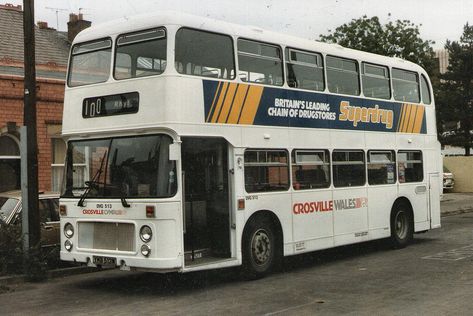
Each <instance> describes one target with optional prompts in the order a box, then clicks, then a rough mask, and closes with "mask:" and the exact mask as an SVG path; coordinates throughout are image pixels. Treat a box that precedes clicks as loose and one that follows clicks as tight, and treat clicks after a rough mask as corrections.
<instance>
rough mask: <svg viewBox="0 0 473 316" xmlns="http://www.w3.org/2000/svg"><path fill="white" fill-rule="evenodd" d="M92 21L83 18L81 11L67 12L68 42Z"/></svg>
mask: <svg viewBox="0 0 473 316" xmlns="http://www.w3.org/2000/svg"><path fill="white" fill-rule="evenodd" d="M91 25H92V22H90V21H87V20H84V16H83V14H82V13H79V14H74V13H71V14H69V22H67V39H68V40H69V42H70V43H72V41H73V40H74V38H75V37H76V36H77V34H79V33H80V32H81V31H82V30H85V29H86V28H88V27H90V26H91Z"/></svg>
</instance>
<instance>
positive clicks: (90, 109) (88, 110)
mask: <svg viewBox="0 0 473 316" xmlns="http://www.w3.org/2000/svg"><path fill="white" fill-rule="evenodd" d="M101 112H102V99H101V98H98V99H96V100H95V102H90V103H89V100H85V104H84V116H85V117H94V116H96V115H100V114H101Z"/></svg>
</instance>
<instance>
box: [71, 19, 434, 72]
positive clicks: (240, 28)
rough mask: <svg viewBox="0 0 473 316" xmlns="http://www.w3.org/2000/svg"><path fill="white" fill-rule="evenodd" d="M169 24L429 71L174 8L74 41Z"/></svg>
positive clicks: (102, 28) (85, 33) (92, 31)
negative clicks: (178, 10) (177, 10)
mask: <svg viewBox="0 0 473 316" xmlns="http://www.w3.org/2000/svg"><path fill="white" fill-rule="evenodd" d="M166 25H179V26H186V27H190V28H196V29H202V30H207V31H212V32H218V33H223V34H228V35H232V36H237V37H242V38H248V39H254V40H259V41H264V42H268V43H273V44H282V43H284V45H285V46H288V47H294V48H298V49H304V50H309V51H315V52H320V53H323V54H327V55H335V56H339V57H346V58H353V59H358V60H363V61H367V62H372V63H378V64H382V65H386V66H391V67H400V68H403V69H406V70H413V71H420V72H422V73H425V71H424V70H423V69H422V68H421V67H420V66H419V65H416V64H415V63H412V62H410V61H407V60H404V59H401V58H397V57H386V56H382V55H377V54H373V53H368V52H363V51H359V50H354V49H350V48H345V47H342V46H340V45H338V44H328V43H322V42H318V41H315V40H309V39H305V38H301V37H296V36H293V35H288V34H284V33H277V32H272V31H267V30H263V29H261V28H258V27H254V26H244V25H239V24H234V23H229V22H225V21H221V20H217V19H211V18H208V17H202V16H196V15H190V14H186V13H182V12H174V11H161V12H159V13H149V14H142V15H135V16H130V17H123V18H120V19H117V20H113V21H110V22H106V23H102V24H99V25H95V26H92V27H90V28H88V29H85V30H84V31H82V32H80V33H79V34H78V35H77V37H76V38H75V40H74V44H75V43H79V42H87V41H91V40H94V39H98V38H104V37H112V38H114V37H115V36H117V35H119V34H123V33H128V32H133V31H138V30H144V29H148V28H153V27H156V26H166ZM282 38H283V39H284V40H283V41H282V40H281V39H282Z"/></svg>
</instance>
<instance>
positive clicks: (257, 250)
mask: <svg viewBox="0 0 473 316" xmlns="http://www.w3.org/2000/svg"><path fill="white" fill-rule="evenodd" d="M251 252H252V256H253V259H254V261H255V263H256V264H258V265H263V264H265V263H266V262H267V261H268V260H269V258H270V256H271V242H270V240H269V237H268V233H267V232H266V231H265V230H264V229H259V230H257V231H256V232H255V234H254V235H253V238H252V240H251Z"/></svg>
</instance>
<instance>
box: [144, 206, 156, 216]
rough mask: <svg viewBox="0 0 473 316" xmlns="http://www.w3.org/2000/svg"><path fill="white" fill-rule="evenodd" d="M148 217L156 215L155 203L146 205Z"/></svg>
mask: <svg viewBox="0 0 473 316" xmlns="http://www.w3.org/2000/svg"><path fill="white" fill-rule="evenodd" d="M146 217H147V218H154V217H155V208H154V206H153V205H146Z"/></svg>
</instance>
